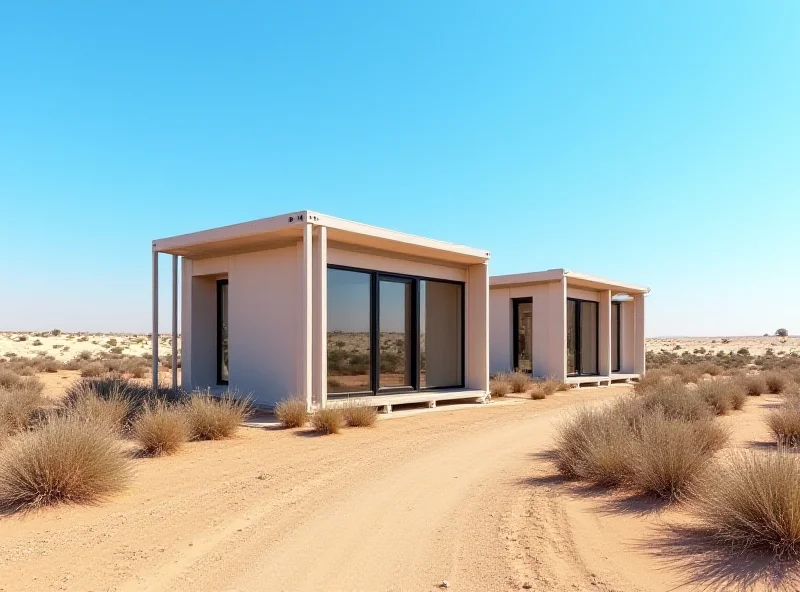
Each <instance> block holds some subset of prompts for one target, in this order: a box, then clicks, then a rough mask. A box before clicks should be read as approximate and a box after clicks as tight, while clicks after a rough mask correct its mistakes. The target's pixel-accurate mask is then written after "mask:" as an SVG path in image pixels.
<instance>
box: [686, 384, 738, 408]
mask: <svg viewBox="0 0 800 592" xmlns="http://www.w3.org/2000/svg"><path fill="white" fill-rule="evenodd" d="M737 390H738V389H737V388H735V386H734V385H733V384H731V383H729V381H723V380H701V381H700V382H699V383H698V385H697V389H696V390H695V395H697V396H698V397H700V399H702V400H703V401H705V402H706V403H707V404H708V405H710V406H711V408H712V409H714V412H715V413H716V414H717V415H725V414H726V413H728V412H729V411H731V410H732V409H733V396H732V395H733V393H734V392H736V391H737Z"/></svg>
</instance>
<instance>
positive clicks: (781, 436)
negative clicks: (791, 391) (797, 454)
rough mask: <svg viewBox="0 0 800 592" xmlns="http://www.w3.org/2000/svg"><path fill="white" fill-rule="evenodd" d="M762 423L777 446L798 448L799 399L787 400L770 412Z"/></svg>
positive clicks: (799, 426) (799, 428) (799, 429)
mask: <svg viewBox="0 0 800 592" xmlns="http://www.w3.org/2000/svg"><path fill="white" fill-rule="evenodd" d="M764 421H765V422H766V423H767V426H769V429H770V430H771V431H772V433H773V434H775V439H776V440H777V441H778V445H779V446H790V447H794V446H800V398H796V397H792V398H789V399H787V400H786V402H785V403H783V405H781V406H780V407H779V408H778V409H774V410H773V411H770V412H769V414H768V415H767V417H766V419H765V420H764Z"/></svg>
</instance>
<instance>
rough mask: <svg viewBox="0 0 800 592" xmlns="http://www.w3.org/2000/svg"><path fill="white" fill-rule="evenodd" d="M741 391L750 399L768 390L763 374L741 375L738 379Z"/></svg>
mask: <svg viewBox="0 0 800 592" xmlns="http://www.w3.org/2000/svg"><path fill="white" fill-rule="evenodd" d="M738 380H739V381H740V384H741V385H742V389H743V390H744V392H746V393H747V394H748V395H749V396H751V397H758V396H759V395H763V394H764V393H766V392H767V391H768V390H769V387H767V381H766V380H765V379H764V375H763V374H750V375H743V376H741V377H739V378H738Z"/></svg>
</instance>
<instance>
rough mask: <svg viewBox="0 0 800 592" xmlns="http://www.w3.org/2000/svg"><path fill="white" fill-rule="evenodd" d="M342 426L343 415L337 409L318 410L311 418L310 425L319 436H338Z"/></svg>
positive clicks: (343, 421)
mask: <svg viewBox="0 0 800 592" xmlns="http://www.w3.org/2000/svg"><path fill="white" fill-rule="evenodd" d="M344 424H345V419H344V413H343V411H342V409H340V408H338V407H326V408H324V409H318V410H317V411H315V412H314V415H312V416H311V425H312V426H313V427H314V431H316V432H318V433H320V434H338V433H339V431H340V430H341V429H342V428H343V427H344Z"/></svg>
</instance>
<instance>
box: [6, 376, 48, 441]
mask: <svg viewBox="0 0 800 592" xmlns="http://www.w3.org/2000/svg"><path fill="white" fill-rule="evenodd" d="M46 403H47V401H46V400H45V399H44V397H43V396H42V389H41V383H39V382H38V381H34V380H21V381H20V382H19V383H17V384H16V385H14V386H12V387H10V388H0V439H2V438H3V437H5V436H8V435H11V434H14V433H16V432H18V431H21V430H24V429H26V428H28V427H30V426H31V424H32V423H34V421H35V420H36V419H37V418H38V417H39V416H40V413H41V411H42V409H43V408H44V407H45V405H46Z"/></svg>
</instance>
